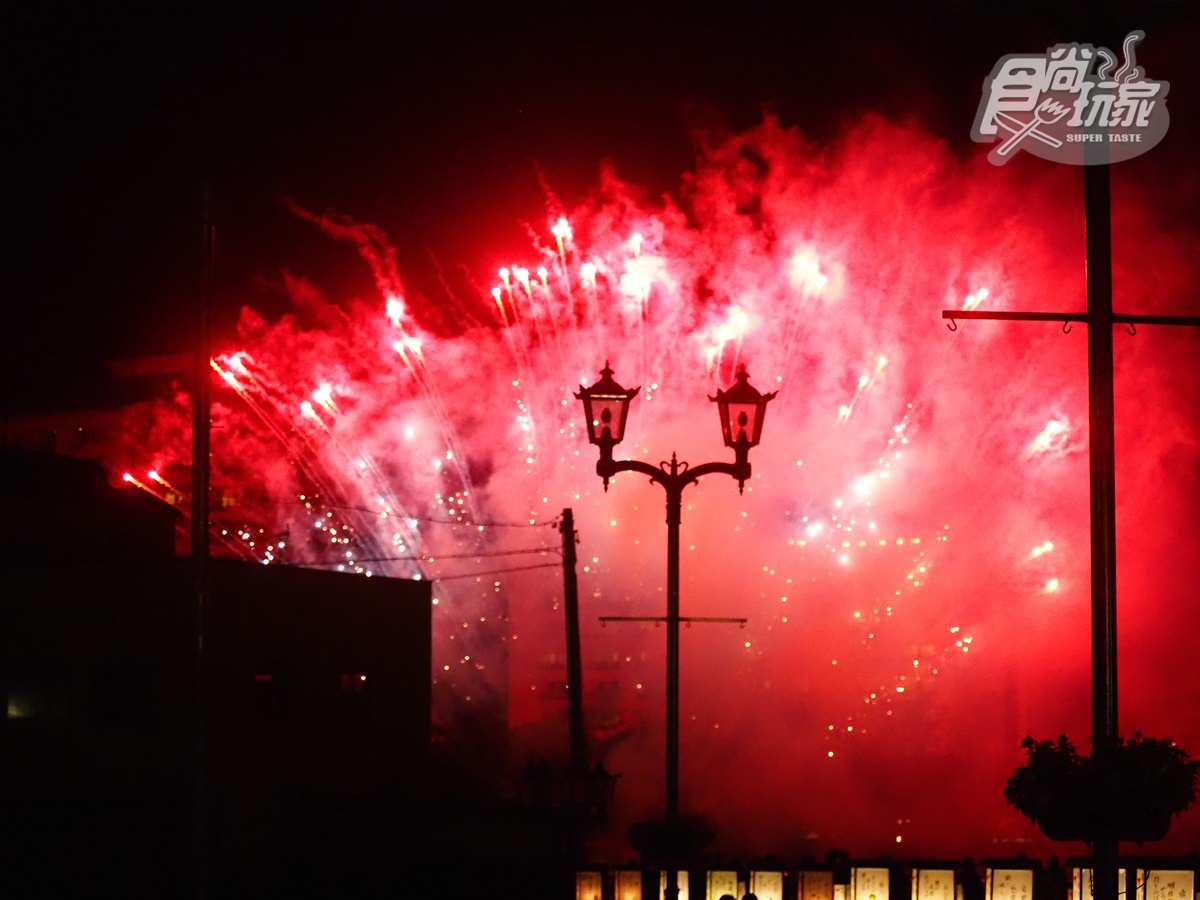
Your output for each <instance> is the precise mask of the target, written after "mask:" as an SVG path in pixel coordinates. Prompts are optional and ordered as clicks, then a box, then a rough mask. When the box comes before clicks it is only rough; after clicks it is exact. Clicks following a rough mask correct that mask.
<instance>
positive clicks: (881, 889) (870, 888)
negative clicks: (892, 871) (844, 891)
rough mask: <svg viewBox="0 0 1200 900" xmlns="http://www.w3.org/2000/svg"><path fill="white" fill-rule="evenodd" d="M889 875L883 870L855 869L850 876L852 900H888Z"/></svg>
mask: <svg viewBox="0 0 1200 900" xmlns="http://www.w3.org/2000/svg"><path fill="white" fill-rule="evenodd" d="M888 874H889V873H888V870H887V869H883V868H871V867H863V868H855V869H854V871H853V872H852V873H851V875H850V878H851V881H850V888H851V892H850V893H851V896H850V900H888Z"/></svg>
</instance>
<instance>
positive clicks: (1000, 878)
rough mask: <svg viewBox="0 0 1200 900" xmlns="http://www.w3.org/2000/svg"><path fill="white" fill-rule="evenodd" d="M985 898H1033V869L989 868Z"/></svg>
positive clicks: (986, 876) (993, 899)
mask: <svg viewBox="0 0 1200 900" xmlns="http://www.w3.org/2000/svg"><path fill="white" fill-rule="evenodd" d="M985 881H986V887H985V888H984V891H985V893H984V900H1032V897H1033V870H1032V869H988V870H987V873H986V875H985Z"/></svg>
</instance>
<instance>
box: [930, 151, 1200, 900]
mask: <svg viewBox="0 0 1200 900" xmlns="http://www.w3.org/2000/svg"><path fill="white" fill-rule="evenodd" d="M1083 183H1084V228H1085V231H1086V253H1087V312H1084V313H1078V312H999V311H989V310H970V311H967V310H943V312H942V318H944V319H949V320H950V328H951V330H952V331H953V330H956V329H957V327H958V326H957V320H958V319H1002V320H1010V321H1011V320H1017V321H1034V322H1042V321H1054V322H1063V323H1064V324H1063V330H1064V331H1068V330H1070V323H1071V322H1084V323H1086V324H1087V326H1088V435H1089V437H1088V453H1089V459H1090V496H1091V503H1090V505H1091V557H1092V564H1091V582H1092V603H1091V607H1092V609H1091V612H1092V743H1093V750H1092V752H1093V753H1094V752H1095V748H1096V747H1097V746H1099V745H1100V744H1101V743H1105V744H1113V743H1115V742H1116V741H1117V739H1118V730H1117V560H1116V544H1117V540H1116V490H1115V482H1116V476H1115V468H1116V467H1115V460H1114V444H1115V440H1114V432H1113V419H1114V404H1113V332H1112V329H1113V326H1114V325H1116V324H1124V325H1125V326H1126V327H1127V329H1128V330H1129V333H1130V334H1136V330H1137V329H1136V326H1137V325H1192V326H1197V325H1200V316H1148V315H1147V316H1143V315H1127V314H1125V313H1116V312H1113V307H1112V224H1111V222H1112V219H1111V211H1110V198H1109V167H1108V165H1107V164H1102V165H1088V166H1084V179H1083ZM1092 852H1093V857H1094V859H1093V865H1094V878H1093V884H1094V886H1095V900H1116V898H1117V894H1118V890H1117V871H1118V869H1117V839H1116V838H1115V837H1097V838H1096V840H1095V843H1094V844H1093V849H1092Z"/></svg>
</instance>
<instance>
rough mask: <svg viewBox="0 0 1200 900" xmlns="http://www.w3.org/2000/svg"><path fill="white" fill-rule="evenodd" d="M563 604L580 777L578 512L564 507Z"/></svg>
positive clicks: (574, 770)
mask: <svg viewBox="0 0 1200 900" xmlns="http://www.w3.org/2000/svg"><path fill="white" fill-rule="evenodd" d="M558 530H559V531H561V532H562V552H563V603H564V606H565V611H566V619H567V704H568V720H569V723H570V733H571V777H572V778H579V777H581V776H583V775H584V774H586V772H587V768H588V759H587V744H586V742H585V738H584V730H583V662H582V660H581V658H580V657H581V655H582V654H581V651H580V648H579V587H578V585H577V584H576V581H575V562H576V557H575V541H576V539H577V538H576V534H575V514H574V513H573V512H572V511H571V510H570V509H564V510H563V514H562V523H561V524H560V525H559V527H558Z"/></svg>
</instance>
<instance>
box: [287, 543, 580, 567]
mask: <svg viewBox="0 0 1200 900" xmlns="http://www.w3.org/2000/svg"><path fill="white" fill-rule="evenodd" d="M560 552H561V551H560V550H559V549H558V548H557V547H534V548H532V549H527V550H493V551H487V552H484V553H434V554H429V555H420V556H354V557H346V558H345V559H335V560H329V561H316V560H314V561H311V562H306V563H304V565H312V566H328V565H340V564H343V563H362V562H437V561H438V560H439V559H483V558H484V557H491V556H522V555H525V554H530V553H539V554H541V553H560Z"/></svg>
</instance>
